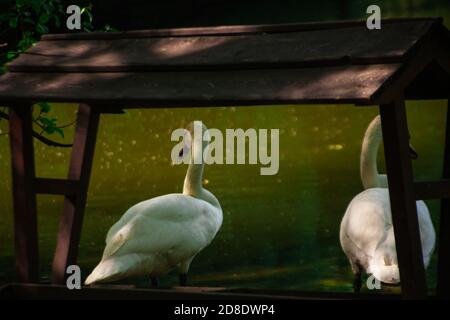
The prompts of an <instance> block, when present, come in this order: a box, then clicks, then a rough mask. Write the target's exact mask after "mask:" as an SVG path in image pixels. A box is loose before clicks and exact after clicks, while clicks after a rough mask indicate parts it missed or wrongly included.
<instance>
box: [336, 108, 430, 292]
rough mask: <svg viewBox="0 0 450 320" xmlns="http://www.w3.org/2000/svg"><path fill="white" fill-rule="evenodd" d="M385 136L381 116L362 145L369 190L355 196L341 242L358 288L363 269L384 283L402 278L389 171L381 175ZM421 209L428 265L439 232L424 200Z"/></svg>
mask: <svg viewBox="0 0 450 320" xmlns="http://www.w3.org/2000/svg"><path fill="white" fill-rule="evenodd" d="M381 140H382V131H381V120H380V117H379V116H377V117H375V119H373V120H372V122H371V123H370V125H369V127H368V128H367V130H366V134H365V136H364V140H363V144H362V149H361V163H360V174H361V180H362V183H363V186H364V189H366V190H365V191H363V192H361V193H360V194H358V195H357V196H356V197H354V198H353V200H352V201H351V202H350V204H349V205H348V207H347V211H346V212H345V215H344V217H343V219H342V222H341V229H340V241H341V246H342V249H343V250H344V252H345V254H346V255H347V257H348V259H349V260H350V264H351V267H352V270H353V273H354V274H355V279H354V290H355V292H359V290H360V288H361V272H362V271H365V272H366V273H367V274H372V275H373V276H374V277H375V278H376V279H378V280H379V281H381V282H383V283H388V284H398V283H399V282H400V276H399V270H398V263H397V253H396V249H395V239H394V230H393V227H392V216H391V207H390V201H389V190H388V189H387V187H388V183H387V179H386V175H380V174H379V173H378V169H377V153H378V148H379V145H380V142H381ZM412 152H413V150H412ZM412 156H413V158H415V157H417V154H415V152H413V153H412ZM417 213H418V219H419V227H420V236H421V242H422V252H423V260H424V261H423V262H424V265H425V268H426V267H428V264H429V262H430V258H431V255H432V253H433V250H434V244H435V239H436V234H435V231H434V228H433V224H432V222H431V218H430V213H429V212H428V208H427V206H426V205H425V203H424V202H423V201H417Z"/></svg>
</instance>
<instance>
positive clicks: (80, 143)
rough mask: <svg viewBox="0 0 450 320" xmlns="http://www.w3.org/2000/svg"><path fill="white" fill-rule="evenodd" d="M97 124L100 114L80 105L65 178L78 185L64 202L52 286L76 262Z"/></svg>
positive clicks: (60, 279)
mask: <svg viewBox="0 0 450 320" xmlns="http://www.w3.org/2000/svg"><path fill="white" fill-rule="evenodd" d="M98 123H99V113H98V112H97V111H96V110H94V108H93V107H92V106H90V105H86V104H80V107H79V109H78V117H77V125H76V131H75V139H74V143H73V148H72V157H71V160H70V168H69V175H68V179H69V180H76V181H78V192H77V194H76V195H73V196H66V197H65V199H64V211H63V214H62V217H61V220H60V224H59V231H58V239H57V244H56V251H55V256H54V259H53V279H52V280H53V282H54V283H60V284H61V283H64V280H65V271H66V267H67V266H69V265H72V264H76V261H77V254H78V245H79V242H80V235H81V228H82V223H83V215H84V209H85V206H86V198H87V190H88V185H89V178H90V173H91V167H92V161H93V158H94V149H95V142H96V139H97V129H98Z"/></svg>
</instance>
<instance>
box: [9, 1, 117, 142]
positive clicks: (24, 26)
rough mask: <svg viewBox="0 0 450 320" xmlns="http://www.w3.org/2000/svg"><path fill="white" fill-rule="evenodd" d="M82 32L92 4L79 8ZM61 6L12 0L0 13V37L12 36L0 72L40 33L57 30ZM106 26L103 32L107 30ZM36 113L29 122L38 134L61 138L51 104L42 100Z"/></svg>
mask: <svg viewBox="0 0 450 320" xmlns="http://www.w3.org/2000/svg"><path fill="white" fill-rule="evenodd" d="M81 13H82V17H83V19H82V27H83V31H85V32H90V31H92V30H93V24H92V22H93V16H92V4H89V5H88V6H85V7H82V8H81ZM66 16H67V14H66V12H65V8H64V6H63V4H62V2H61V0H16V1H13V2H12V5H11V6H10V7H9V9H8V10H6V12H4V13H1V14H0V28H1V29H0V30H2V31H1V33H0V36H3V35H5V34H6V35H11V34H12V35H13V39H12V41H9V42H8V44H7V51H6V53H5V54H4V56H3V57H0V59H1V60H0V61H2V62H3V63H4V64H3V65H2V64H1V63H0V75H1V74H2V73H4V72H5V71H6V68H7V67H6V65H5V64H6V63H8V62H10V61H12V60H13V59H15V58H16V57H17V56H18V55H19V54H21V53H22V52H25V51H26V50H27V49H29V48H30V47H31V46H33V45H34V44H35V43H36V42H37V40H38V38H39V36H40V35H42V34H45V33H48V32H50V31H51V30H58V29H60V28H61V26H64V21H65V19H66ZM111 30H112V28H110V27H109V26H107V28H106V27H105V31H111ZM37 106H38V107H39V110H38V115H37V116H35V117H34V119H33V122H34V123H35V124H36V125H37V126H38V127H39V128H40V129H41V133H40V134H42V133H45V134H49V135H51V134H55V133H56V134H59V135H60V136H61V137H64V131H63V128H64V127H66V126H59V125H58V124H57V119H56V118H54V117H51V116H50V111H51V107H50V105H49V104H48V103H46V102H39V103H37Z"/></svg>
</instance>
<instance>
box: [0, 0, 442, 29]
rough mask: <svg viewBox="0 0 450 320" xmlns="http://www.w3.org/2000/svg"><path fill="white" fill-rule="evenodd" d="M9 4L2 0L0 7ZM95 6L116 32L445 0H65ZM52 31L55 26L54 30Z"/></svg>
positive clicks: (349, 13)
mask: <svg viewBox="0 0 450 320" xmlns="http://www.w3.org/2000/svg"><path fill="white" fill-rule="evenodd" d="M12 2H14V1H11V0H0V10H4V9H5V8H6V7H7V6H8V5H10V4H11V3H12ZM64 2H66V3H67V4H68V5H69V4H79V5H83V4H88V3H92V4H93V14H94V26H95V27H96V28H98V29H102V28H103V26H104V25H105V24H109V25H111V26H113V27H114V28H116V29H119V30H129V29H144V28H165V27H185V26H206V25H225V24H264V23H289V22H305V21H323V20H341V19H358V18H363V17H365V16H366V8H367V7H368V6H369V5H371V4H377V5H379V6H380V7H381V10H382V16H383V17H391V16H397V17H398V16H417V15H421V16H423V15H441V12H443V11H446V12H447V11H448V8H449V7H450V1H449V0H383V1H374V0H308V1H305V0H303V1H302V0H283V1H279V0H278V1H274V0H240V1H239V0H154V1H149V0H127V1H124V0H100V1H95V0H94V1H76V0H75V1H74V0H72V1H64ZM52 31H53V30H52Z"/></svg>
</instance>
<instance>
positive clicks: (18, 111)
mask: <svg viewBox="0 0 450 320" xmlns="http://www.w3.org/2000/svg"><path fill="white" fill-rule="evenodd" d="M32 110H33V109H32V105H31V104H28V105H17V106H14V107H11V108H9V138H10V145H11V157H12V183H13V202H14V238H15V254H16V270H17V274H18V277H19V280H20V281H21V282H38V280H39V250H38V235H37V216H36V194H35V192H34V186H33V180H34V177H35V168H34V151H33V137H32Z"/></svg>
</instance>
